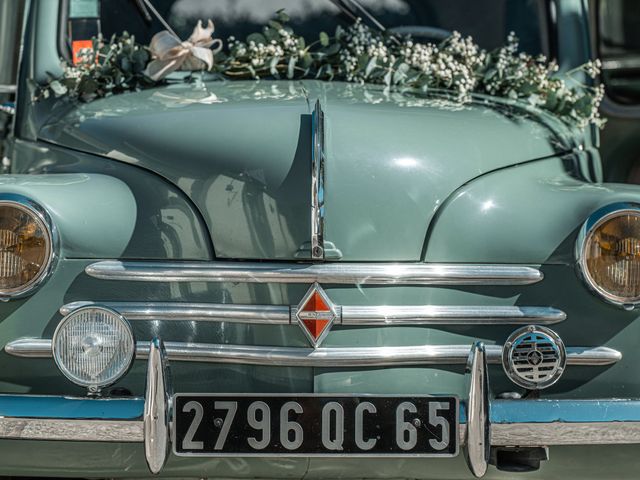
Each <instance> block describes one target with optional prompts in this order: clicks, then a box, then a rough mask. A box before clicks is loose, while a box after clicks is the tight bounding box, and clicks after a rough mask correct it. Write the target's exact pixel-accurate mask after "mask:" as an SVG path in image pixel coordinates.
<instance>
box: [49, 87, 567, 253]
mask: <svg viewBox="0 0 640 480" xmlns="http://www.w3.org/2000/svg"><path fill="white" fill-rule="evenodd" d="M316 99H317V100H319V101H320V105H321V108H322V109H323V111H324V114H325V118H326V140H325V144H326V166H325V176H326V178H325V198H326V201H325V211H326V221H325V225H326V226H325V238H326V240H328V241H330V242H332V243H333V244H334V245H335V247H336V248H337V249H338V250H339V251H340V252H341V258H342V260H349V261H362V260H369V261H410V260H419V259H420V258H421V255H422V248H423V244H424V239H425V237H426V232H427V227H428V225H429V222H430V220H431V218H432V215H433V213H434V212H435V211H436V210H437V208H438V207H439V205H440V204H441V203H442V202H444V201H445V199H446V198H447V197H448V196H449V195H450V194H451V192H452V191H454V190H455V189H457V188H458V187H459V186H460V185H463V184H465V183H467V182H469V181H471V180H472V179H473V178H474V177H476V176H479V175H482V174H485V173H487V172H489V171H492V170H496V169H500V168H504V167H506V166H509V165H513V164H517V163H521V162H524V161H531V160H533V159H537V158H544V157H549V156H552V155H555V154H558V153H562V152H566V151H570V150H571V149H572V148H573V147H575V143H572V142H573V141H575V139H574V138H573V137H572V132H571V131H570V130H569V129H568V128H566V127H565V126H563V125H562V124H560V123H559V122H554V121H553V120H552V119H550V118H549V116H547V115H545V114H542V113H541V112H528V111H527V110H526V109H525V108H522V107H521V106H518V105H517V104H511V105H509V104H508V103H505V102H498V101H492V100H489V99H488V98H481V99H477V100H476V102H475V103H472V104H468V105H464V106H460V105H457V104H456V103H453V102H450V101H447V100H446V98H443V97H438V96H427V97H421V96H418V95H416V94H412V93H411V92H407V93H404V94H402V93H398V94H388V93H385V92H384V91H383V89H381V88H376V87H366V86H361V85H352V84H343V83H331V84H326V83H323V82H317V81H301V82H277V81H271V82H270V81H262V82H259V83H256V82H254V81H247V82H210V83H206V84H204V85H202V86H198V85H193V86H184V85H172V86H169V87H167V88H158V89H152V90H147V91H143V92H138V93H132V94H123V95H116V96H112V97H109V98H106V99H102V100H97V101H94V102H91V103H89V104H86V105H80V106H79V107H78V108H75V109H72V110H71V111H70V112H69V113H67V114H64V113H62V114H61V113H58V114H54V115H52V116H51V118H50V120H49V121H48V122H47V123H46V124H45V125H43V127H42V128H41V129H40V131H39V133H38V137H39V138H40V139H42V140H45V141H48V142H52V143H55V144H57V145H60V146H67V147H71V148H73V149H76V150H82V151H86V152H88V153H93V154H96V155H101V156H105V157H109V158H114V159H117V160H120V161H123V162H127V163H131V164H135V165H138V166H141V167H143V168H146V169H149V170H152V171H154V172H156V173H158V174H159V175H161V176H162V177H164V178H166V179H168V180H169V181H171V182H172V183H174V184H175V185H177V186H178V187H179V188H181V189H182V190H183V191H184V192H185V194H186V195H187V196H189V198H191V199H192V200H193V202H194V203H195V204H196V205H197V206H198V207H199V209H200V211H202V212H203V214H204V216H205V218H206V221H207V224H208V225H209V229H210V232H211V236H212V240H213V245H214V250H215V254H216V257H217V258H237V259H288V260H293V259H296V258H305V256H304V245H305V242H308V241H309V239H310V222H309V212H310V205H309V204H310V197H311V192H310V184H309V181H308V175H309V168H308V165H309V163H310V152H311V147H310V142H311V118H310V115H311V112H310V106H309V102H315V101H316ZM534 113H535V114H536V115H534ZM267 125H268V128H266V126H267ZM240 139H241V140H240ZM382 179H384V182H385V185H386V187H385V192H384V193H385V194H384V195H380V194H379V192H378V189H377V186H378V185H380V182H381V181H382ZM393 185H397V186H400V185H401V186H402V187H401V188H393V187H392V186H393ZM356 219H357V223H358V225H357V227H356V228H354V223H355V220H356ZM308 257H309V256H308V254H307V256H306V258H308Z"/></svg>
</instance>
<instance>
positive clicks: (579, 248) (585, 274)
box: [575, 202, 640, 310]
mask: <svg viewBox="0 0 640 480" xmlns="http://www.w3.org/2000/svg"><path fill="white" fill-rule="evenodd" d="M626 214H633V215H636V216H640V204H637V203H624V202H619V203H612V204H610V205H606V206H604V207H602V208H600V209H598V210H596V211H595V212H593V213H592V214H591V215H589V218H587V220H586V221H585V222H584V224H583V225H582V228H581V229H580V231H579V232H578V238H577V240H576V245H575V257H576V269H577V271H578V277H580V279H581V280H582V281H583V282H584V283H585V285H586V286H587V288H588V289H589V290H590V291H591V292H593V293H594V294H596V295H597V296H599V297H600V298H601V299H602V300H604V301H605V302H607V303H610V304H612V305H615V306H617V307H621V308H624V309H626V310H631V309H633V308H636V307H637V306H638V305H640V297H639V298H632V299H625V298H623V297H619V296H617V295H613V294H612V293H610V292H608V291H606V290H605V289H603V288H602V287H601V286H600V285H598V284H597V283H596V281H595V280H594V279H593V277H592V276H591V274H590V273H589V269H588V268H587V264H586V259H585V249H586V247H587V241H588V240H589V237H590V236H591V234H592V233H593V232H594V230H595V229H597V228H598V227H600V226H601V225H602V224H603V223H605V222H607V221H608V220H611V219H613V218H615V217H619V216H621V215H626Z"/></svg>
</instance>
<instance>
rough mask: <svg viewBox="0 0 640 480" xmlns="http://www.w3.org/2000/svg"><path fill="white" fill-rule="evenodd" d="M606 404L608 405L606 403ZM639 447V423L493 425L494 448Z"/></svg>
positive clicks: (492, 438) (492, 442)
mask: <svg viewBox="0 0 640 480" xmlns="http://www.w3.org/2000/svg"><path fill="white" fill-rule="evenodd" d="M605 403H606V402H605ZM632 443H640V422H600V423H597V422H583V423H566V422H553V423H503V424H492V425H491V445H493V446H504V447H507V446H513V445H518V446H520V447H543V446H549V445H611V444H632Z"/></svg>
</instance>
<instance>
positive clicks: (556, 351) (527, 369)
mask: <svg viewBox="0 0 640 480" xmlns="http://www.w3.org/2000/svg"><path fill="white" fill-rule="evenodd" d="M566 362H567V352H566V350H565V347H564V343H563V342H562V339H561V338H560V337H559V336H558V335H557V334H556V333H555V332H554V331H553V330H550V329H548V328H545V327H538V326H534V325H530V326H528V327H524V328H521V329H519V330H516V331H515V332H513V333H512V334H511V336H510V337H509V338H508V339H507V341H506V342H505V344H504V348H503V350H502V367H503V368H504V371H505V373H506V374H507V376H508V377H509V379H510V380H511V381H512V382H513V383H515V384H516V385H519V386H521V387H523V388H527V389H529V390H541V389H543V388H547V387H550V386H551V385H553V384H554V383H556V382H557V381H558V380H559V379H560V377H561V376H562V373H563V372H564V369H565V366H566Z"/></svg>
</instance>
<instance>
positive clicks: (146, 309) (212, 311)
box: [60, 301, 567, 326]
mask: <svg viewBox="0 0 640 480" xmlns="http://www.w3.org/2000/svg"><path fill="white" fill-rule="evenodd" d="M93 305H104V306H105V307H107V308H112V309H114V310H116V311H117V312H119V313H120V314H121V315H122V316H124V317H125V318H126V319H127V320H161V321H171V320H190V321H209V322H234V323H257V324H280V325H284V324H290V323H292V320H291V319H292V318H293V314H294V313H295V312H294V308H291V307H289V306H288V305H238V304H217V303H171V302H89V301H86V302H82V301H81V302H73V303H68V304H66V305H63V306H62V307H61V308H60V314H61V315H63V316H66V315H68V314H69V313H71V312H73V311H74V310H76V309H78V308H83V307H87V306H93ZM339 310H340V311H341V312H342V313H341V315H340V312H338V320H337V321H336V323H337V324H344V325H371V326H375V325H469V324H472V325H529V324H532V323H533V324H537V325H551V324H554V323H559V322H562V321H564V320H565V319H566V318H567V315H566V314H565V313H564V312H563V311H561V310H558V309H555V308H551V307H520V306H495V307H494V306H458V305H453V306H440V305H416V306H407V305H400V306H383V305H377V306H343V307H339Z"/></svg>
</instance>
